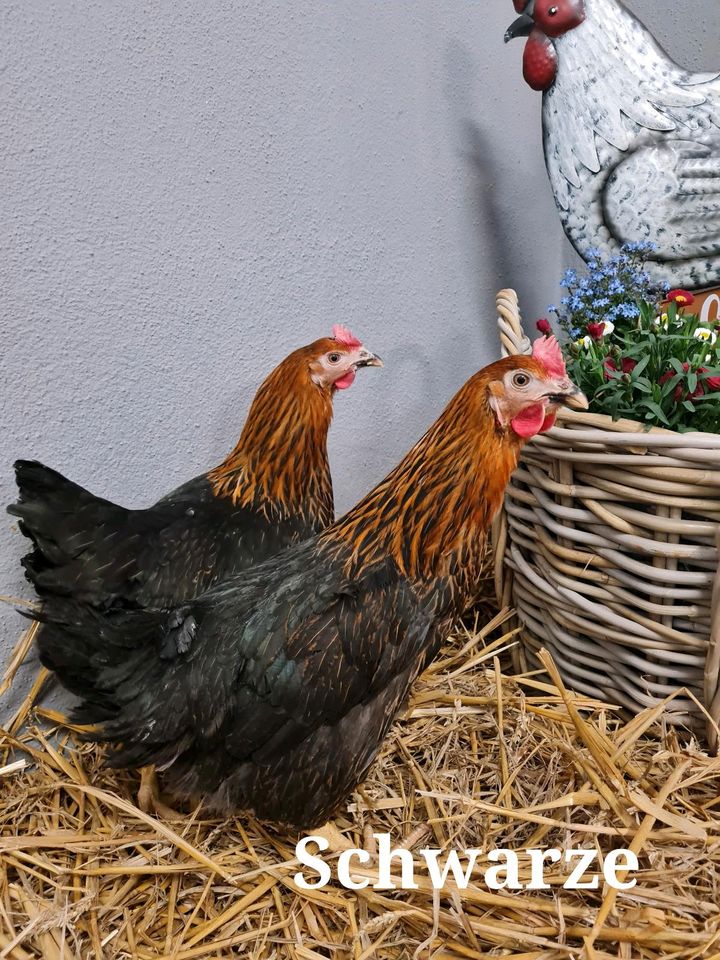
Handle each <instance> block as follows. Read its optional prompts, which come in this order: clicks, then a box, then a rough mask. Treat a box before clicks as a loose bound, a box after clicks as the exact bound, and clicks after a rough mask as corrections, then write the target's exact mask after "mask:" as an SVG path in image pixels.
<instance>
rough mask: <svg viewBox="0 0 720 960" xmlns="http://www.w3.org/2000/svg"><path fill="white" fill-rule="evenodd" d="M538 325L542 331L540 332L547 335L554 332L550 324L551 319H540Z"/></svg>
mask: <svg viewBox="0 0 720 960" xmlns="http://www.w3.org/2000/svg"><path fill="white" fill-rule="evenodd" d="M536 326H537V328H538V330H539V331H540V333H542V334H543V335H544V336H546V337H549V336H550V334H551V333H552V327H551V326H550V321H549V320H545V319H544V318H543V319H542V320H538V322H537V324H536Z"/></svg>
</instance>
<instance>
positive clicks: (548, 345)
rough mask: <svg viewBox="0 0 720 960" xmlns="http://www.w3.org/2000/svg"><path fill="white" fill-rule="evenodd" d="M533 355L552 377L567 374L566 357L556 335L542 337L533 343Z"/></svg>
mask: <svg viewBox="0 0 720 960" xmlns="http://www.w3.org/2000/svg"><path fill="white" fill-rule="evenodd" d="M532 355H533V357H534V358H535V359H536V360H537V361H538V362H539V363H541V364H542V365H543V366H544V367H545V369H546V370H547V372H548V374H549V375H550V376H551V377H566V376H567V370H566V369H565V359H564V357H563V355H562V350H561V349H560V344H559V343H558V342H557V338H556V337H540V339H539V340H536V341H535V343H533V349H532Z"/></svg>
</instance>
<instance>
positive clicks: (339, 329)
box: [332, 323, 362, 347]
mask: <svg viewBox="0 0 720 960" xmlns="http://www.w3.org/2000/svg"><path fill="white" fill-rule="evenodd" d="M332 335H333V339H335V340H337V342H338V343H342V345H343V346H345V347H361V346H362V340H358V338H357V337H355V336H353V335H352V333H350V331H349V330H348V328H347V327H344V326H343V325H342V324H341V323H336V324H335V326H334V327H333V328H332Z"/></svg>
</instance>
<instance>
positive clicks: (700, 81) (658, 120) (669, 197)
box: [521, 0, 720, 289]
mask: <svg viewBox="0 0 720 960" xmlns="http://www.w3.org/2000/svg"><path fill="white" fill-rule="evenodd" d="M549 2H550V3H552V0H530V3H528V4H527V6H526V15H525V16H526V18H527V16H528V8H529V9H530V11H532V12H531V13H530V16H532V17H533V21H532V23H533V28H532V29H533V32H532V33H531V34H530V40H529V41H528V44H529V46H530V44H531V43H533V42H534V43H536V44H538V45H541V44H542V45H543V46H541V47H540V49H541V52H542V53H543V54H544V55H545V56H546V57H547V50H548V49H549V44H550V43H552V44H553V45H554V53H553V51H552V49H550V54H549V56H550V57H552V58H553V59H554V60H555V62H554V63H553V64H552V77H553V80H552V82H550V83H549V85H548V86H547V87H546V88H545V92H544V97H543V131H544V146H545V159H546V163H547V169H548V174H549V176H550V182H551V185H552V189H553V192H554V194H555V198H556V201H557V204H558V207H559V209H560V215H561V219H562V223H563V227H564V229H565V232H566V233H567V235H568V237H569V238H570V240H571V242H572V243H573V245H574V246H575V248H576V249H577V250H578V252H579V253H580V255H581V256H584V257H585V258H586V259H587V255H588V253H589V251H590V250H593V249H599V250H601V251H603V252H613V253H614V252H616V250H617V248H618V247H619V246H620V245H621V244H623V243H628V242H641V241H651V242H652V243H654V244H656V246H657V250H656V251H655V252H654V254H653V255H652V258H653V259H652V260H651V262H650V264H649V267H650V270H651V273H652V275H653V277H654V278H655V279H656V280H658V281H663V282H667V283H669V284H671V285H672V286H681V287H690V288H692V289H698V288H701V287H706V286H710V285H713V284H718V283H720V75H717V74H692V73H688V72H687V71H685V70H683V69H681V68H680V67H678V66H677V65H676V64H674V63H673V62H672V61H671V60H670V58H669V57H668V56H667V54H666V53H665V52H664V51H663V50H662V48H661V47H660V46H659V44H658V43H657V42H656V41H655V39H654V38H653V37H652V36H651V35H650V33H649V32H648V31H647V29H646V28H645V27H644V26H643V25H642V24H641V23H640V21H639V20H637V19H636V18H635V17H634V16H633V15H632V14H631V13H630V12H629V11H628V10H627V9H626V8H625V7H624V6H623V5H622V4H621V3H620V2H619V0H569V2H570V5H571V7H572V9H573V10H574V11H575V14H576V15H577V13H578V11H580V14H581V16H582V19H581V21H580V22H579V24H578V25H577V26H573V27H572V28H571V29H567V31H566V32H564V33H562V34H561V35H557V36H553V39H552V40H550V39H549V37H548V36H546V35H545V34H543V33H542V30H541V28H540V27H539V26H538V21H540V22H541V21H542V18H543V17H546V18H547V15H548V14H550V13H551V11H552V10H553V9H554V10H555V11H556V12H559V13H560V14H562V0H555V4H556V5H555V6H549ZM546 7H547V10H546V9H545V8H546ZM541 8H542V9H541ZM556 15H557V13H556V14H553V15H552V17H555V16H556ZM521 19H522V18H521ZM577 19H580V17H579V16H577ZM547 22H548V23H552V20H551V19H550V20H548V21H547ZM548 29H551V28H548ZM551 36H552V33H551ZM529 55H530V57H532V55H533V54H532V50H530V51H529ZM536 67H537V61H533V60H530V61H529V62H528V51H526V77H528V71H532V70H533V69H535V68H536ZM542 68H543V70H544V71H545V73H543V74H542V77H545V76H548V75H547V68H548V64H547V59H546V60H545V61H544V62H543V64H542ZM541 79H542V78H541ZM528 80H529V82H531V81H532V77H528Z"/></svg>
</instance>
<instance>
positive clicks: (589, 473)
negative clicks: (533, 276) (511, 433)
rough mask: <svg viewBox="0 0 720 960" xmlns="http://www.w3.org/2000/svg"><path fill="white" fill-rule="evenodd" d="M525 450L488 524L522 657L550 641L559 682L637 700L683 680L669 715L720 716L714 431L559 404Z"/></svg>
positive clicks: (510, 339) (646, 702)
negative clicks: (552, 424) (552, 423)
mask: <svg viewBox="0 0 720 960" xmlns="http://www.w3.org/2000/svg"><path fill="white" fill-rule="evenodd" d="M498 315H499V316H498V325H499V332H500V340H501V344H502V349H503V354H504V355H513V354H527V353H529V352H530V350H531V344H530V340H529V339H528V338H527V337H526V336H525V333H524V332H523V329H522V326H521V322H520V314H519V310H518V301H517V294H516V293H515V292H514V291H513V290H503V291H501V292H500V294H498ZM558 423H559V426H558V427H556V428H555V429H554V430H552V431H550V433H548V434H545V435H543V436H540V437H537V438H535V440H533V441H532V442H531V443H530V444H528V446H527V447H526V448H525V452H524V454H523V457H522V460H521V463H520V465H519V467H518V469H517V470H516V472H515V474H514V476H513V478H512V481H511V483H510V486H509V488H508V494H507V498H506V501H505V509H504V511H503V512H502V514H501V515H500V517H499V518H498V521H497V522H496V525H495V547H496V560H495V564H496V567H495V578H496V589H497V593H498V598H499V600H500V602H501V603H502V604H503V605H507V604H512V605H513V606H514V607H515V609H516V610H517V613H518V617H519V620H520V625H521V633H520V636H521V644H520V648H519V657H520V662H519V664H518V666H519V667H521V668H523V669H525V668H527V666H528V664H529V663H531V664H532V665H533V666H534V665H535V656H534V655H535V654H536V653H537V652H538V650H539V649H540V648H542V647H546V648H548V649H549V650H550V651H551V653H552V654H553V656H554V658H555V660H556V662H557V663H558V665H559V667H560V669H561V671H562V673H563V676H564V679H565V681H566V683H568V685H570V686H572V687H573V688H574V689H575V690H577V691H579V692H581V693H587V694H590V695H592V696H599V697H602V698H604V699H606V700H609V701H611V702H614V703H618V704H620V705H621V706H623V707H626V708H627V709H629V710H631V711H634V712H636V711H637V710H639V709H643V708H645V707H648V706H652V705H654V704H657V703H659V702H660V701H662V700H663V699H664V698H665V697H668V696H670V695H672V694H674V693H676V691H677V690H678V688H680V687H686V688H687V689H688V690H689V691H691V692H692V694H693V695H694V696H695V697H697V699H698V701H700V702H701V703H703V704H704V706H705V708H706V710H707V712H708V714H709V715H710V717H711V718H712V719H711V720H709V721H708V716H707V715H705V714H704V713H703V711H702V709H701V708H700V707H698V705H697V704H696V703H694V702H693V698H692V697H691V696H684V695H681V696H679V697H675V698H674V699H673V700H672V701H671V703H670V705H669V712H668V718H669V719H670V720H671V721H672V722H675V723H686V724H687V723H690V724H691V725H692V726H693V727H695V728H697V727H699V726H700V725H701V724H702V725H705V724H706V723H707V729H708V731H709V738H710V741H711V745H712V746H713V747H716V746H717V736H716V734H717V723H718V722H719V721H720V684H719V680H718V674H719V673H720V622H718V621H720V617H717V618H715V622H713V620H714V618H713V613H712V611H713V609H717V608H718V606H720V577H719V578H718V585H717V586H716V588H715V592H714V596H713V585H714V581H715V578H716V573H717V567H718V548H717V546H716V533H717V531H718V523H720V436H715V435H714V434H706V433H693V434H679V433H675V432H674V431H671V430H659V429H652V430H650V431H648V432H644V431H643V428H642V426H641V424H639V423H636V422H634V421H627V420H625V421H618V422H614V421H613V420H611V419H610V418H609V417H606V416H602V415H598V414H579V413H573V412H570V411H567V412H564V413H563V414H562V415H561V418H560V419H559V421H558Z"/></svg>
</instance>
